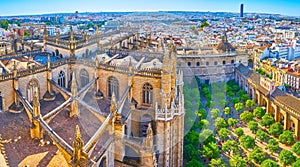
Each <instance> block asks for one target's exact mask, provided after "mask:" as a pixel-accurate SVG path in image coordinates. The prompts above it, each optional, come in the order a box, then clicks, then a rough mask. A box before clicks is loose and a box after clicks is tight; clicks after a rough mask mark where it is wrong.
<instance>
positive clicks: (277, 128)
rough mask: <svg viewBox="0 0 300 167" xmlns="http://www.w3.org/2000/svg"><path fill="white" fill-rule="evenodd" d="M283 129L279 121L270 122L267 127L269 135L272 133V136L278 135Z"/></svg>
mask: <svg viewBox="0 0 300 167" xmlns="http://www.w3.org/2000/svg"><path fill="white" fill-rule="evenodd" d="M282 131H283V127H282V125H281V124H280V122H276V123H274V124H272V125H271V126H270V128H269V133H270V135H273V136H279V135H280V134H281V133H282Z"/></svg>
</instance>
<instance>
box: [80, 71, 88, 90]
mask: <svg viewBox="0 0 300 167" xmlns="http://www.w3.org/2000/svg"><path fill="white" fill-rule="evenodd" d="M80 82H81V87H84V86H85V85H87V84H88V83H89V73H88V72H87V71H86V70H85V69H82V70H81V71H80Z"/></svg>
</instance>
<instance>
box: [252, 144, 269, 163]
mask: <svg viewBox="0 0 300 167" xmlns="http://www.w3.org/2000/svg"><path fill="white" fill-rule="evenodd" d="M248 159H249V160H251V161H254V162H255V163H258V164H260V163H262V162H263V161H264V160H265V159H266V152H264V151H263V150H262V149H261V148H260V147H255V148H254V149H253V151H252V152H251V153H249V154H248Z"/></svg>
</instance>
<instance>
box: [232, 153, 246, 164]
mask: <svg viewBox="0 0 300 167" xmlns="http://www.w3.org/2000/svg"><path fill="white" fill-rule="evenodd" d="M229 164H230V166H231V167H245V166H247V165H246V164H247V160H246V159H245V158H243V157H240V156H238V155H235V156H233V157H232V158H231V159H230V160H229Z"/></svg>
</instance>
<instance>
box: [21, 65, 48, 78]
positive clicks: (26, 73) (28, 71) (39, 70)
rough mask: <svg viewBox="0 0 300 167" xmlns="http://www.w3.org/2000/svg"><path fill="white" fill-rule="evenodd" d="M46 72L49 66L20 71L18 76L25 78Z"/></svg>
mask: <svg viewBox="0 0 300 167" xmlns="http://www.w3.org/2000/svg"><path fill="white" fill-rule="evenodd" d="M46 70H47V66H39V67H34V68H31V69H27V70H23V71H19V72H18V73H17V76H18V77H24V76H28V75H32V74H36V73H40V72H44V71H46Z"/></svg>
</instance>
